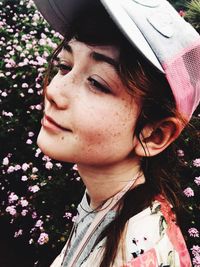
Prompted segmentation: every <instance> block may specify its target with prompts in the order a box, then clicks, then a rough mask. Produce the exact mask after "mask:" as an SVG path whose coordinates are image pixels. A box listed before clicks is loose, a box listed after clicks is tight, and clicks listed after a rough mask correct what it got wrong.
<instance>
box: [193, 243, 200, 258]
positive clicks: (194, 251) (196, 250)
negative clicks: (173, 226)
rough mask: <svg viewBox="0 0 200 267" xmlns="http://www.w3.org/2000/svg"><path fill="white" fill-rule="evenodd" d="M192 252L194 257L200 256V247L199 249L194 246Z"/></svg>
mask: <svg viewBox="0 0 200 267" xmlns="http://www.w3.org/2000/svg"><path fill="white" fill-rule="evenodd" d="M191 250H192V254H193V255H194V256H196V255H198V254H200V247H199V246H198V245H196V246H195V245H194V246H193V247H192V248H191Z"/></svg>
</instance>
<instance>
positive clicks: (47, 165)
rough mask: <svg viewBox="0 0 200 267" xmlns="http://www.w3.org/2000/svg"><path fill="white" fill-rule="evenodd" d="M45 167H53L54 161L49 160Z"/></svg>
mask: <svg viewBox="0 0 200 267" xmlns="http://www.w3.org/2000/svg"><path fill="white" fill-rule="evenodd" d="M45 168H46V169H48V170H50V169H52V168H53V163H52V162H50V161H48V162H47V163H46V164H45Z"/></svg>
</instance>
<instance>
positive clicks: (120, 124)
mask: <svg viewBox="0 0 200 267" xmlns="http://www.w3.org/2000/svg"><path fill="white" fill-rule="evenodd" d="M94 109H97V107H93V108H91V112H88V110H87V113H85V116H82V120H80V119H78V120H76V122H77V123H76V125H77V128H76V134H77V135H76V136H77V138H78V139H79V141H81V142H84V144H87V146H88V149H89V148H92V147H93V146H94V145H96V146H97V147H96V148H97V149H98V147H100V146H101V148H104V149H105V148H106V147H107V148H110V147H112V146H114V145H121V144H124V145H125V143H129V144H130V142H131V141H132V137H133V130H134V122H135V119H134V115H133V114H132V113H131V112H130V109H129V111H128V110H127V109H126V108H124V107H123V108H121V109H119V110H115V109H114V108H110V107H109V109H106V108H104V109H102V108H101V109H99V110H98V111H95V112H94ZM82 112H83V110H82ZM124 114H126V115H124Z"/></svg>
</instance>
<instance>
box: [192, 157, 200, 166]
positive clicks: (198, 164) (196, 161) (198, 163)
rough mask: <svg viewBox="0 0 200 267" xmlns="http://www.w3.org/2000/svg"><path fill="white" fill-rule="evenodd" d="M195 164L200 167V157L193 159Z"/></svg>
mask: <svg viewBox="0 0 200 267" xmlns="http://www.w3.org/2000/svg"><path fill="white" fill-rule="evenodd" d="M193 166H194V167H197V168H198V167H200V158H199V159H195V160H193Z"/></svg>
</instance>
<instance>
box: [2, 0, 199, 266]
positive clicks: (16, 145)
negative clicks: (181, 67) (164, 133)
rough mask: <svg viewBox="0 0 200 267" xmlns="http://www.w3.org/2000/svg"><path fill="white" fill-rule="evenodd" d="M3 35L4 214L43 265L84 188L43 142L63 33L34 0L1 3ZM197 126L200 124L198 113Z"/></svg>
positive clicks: (191, 229) (188, 185) (188, 145)
mask: <svg viewBox="0 0 200 267" xmlns="http://www.w3.org/2000/svg"><path fill="white" fill-rule="evenodd" d="M0 36H1V37H0V47H1V50H0V57H1V61H0V84H1V88H0V126H1V131H0V191H1V194H0V218H4V219H6V221H7V222H8V223H11V224H12V226H13V236H14V238H15V239H22V238H23V240H24V243H25V244H27V245H28V246H29V245H30V246H33V247H34V249H35V250H36V251H37V252H38V253H37V256H34V259H33V261H35V262H36V266H49V263H50V262H51V261H52V259H53V258H54V257H55V255H56V254H58V252H59V251H60V249H61V247H63V244H64V242H65V241H66V239H67V236H68V235H69V231H70V228H71V225H72V223H73V221H74V216H75V215H76V206H77V204H78V202H79V201H80V198H81V196H82V193H83V190H84V187H83V185H82V183H81V181H80V178H79V176H78V173H77V171H76V167H75V166H72V165H71V164H64V163H61V162H57V161H54V160H52V159H50V158H49V157H47V156H45V155H43V154H42V153H41V151H40V149H39V148H38V147H37V146H36V137H37V133H38V131H39V128H40V120H41V117H42V105H43V104H42V103H43V99H42V83H43V78H44V73H45V69H46V67H47V62H48V61H49V59H50V55H51V53H52V51H53V50H54V49H55V48H56V46H57V44H58V43H59V42H60V40H61V39H62V37H61V36H60V35H59V34H58V33H56V32H55V31H53V30H51V28H50V27H49V26H48V25H47V23H46V22H45V21H44V20H43V18H42V17H41V15H40V14H39V12H38V11H37V10H36V9H35V6H34V4H33V2H32V1H31V0H15V1H9V0H4V1H0ZM194 124H195V125H196V127H197V129H200V125H199V119H198V111H197V113H196V117H194ZM183 135H184V140H185V143H184V144H182V148H181V149H179V150H178V151H177V155H178V156H179V157H180V158H181V160H182V161H183V163H184V166H185V169H184V173H183V177H184V178H183V179H184V180H183V183H182V186H183V192H184V194H185V196H186V198H187V199H188V205H187V209H188V211H189V213H190V218H191V219H189V221H188V224H187V225H186V226H185V232H186V234H187V235H188V237H187V236H186V238H187V243H188V246H189V248H190V250H191V255H192V257H193V264H194V266H195V267H198V266H200V262H199V258H200V247H199V244H198V240H199V228H198V227H199V226H198V224H197V221H198V220H199V217H198V216H199V213H198V212H197V211H198V210H199V198H198V194H199V186H200V158H199V144H197V141H194V139H193V138H192V137H191V136H190V135H188V133H187V132H184V133H183ZM190 151H191V152H190ZM186 169H187V172H185V170H186ZM44 248H46V251H51V253H48V254H47V253H43V252H44ZM41 251H42V252H41ZM40 252H41V253H40Z"/></svg>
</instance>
